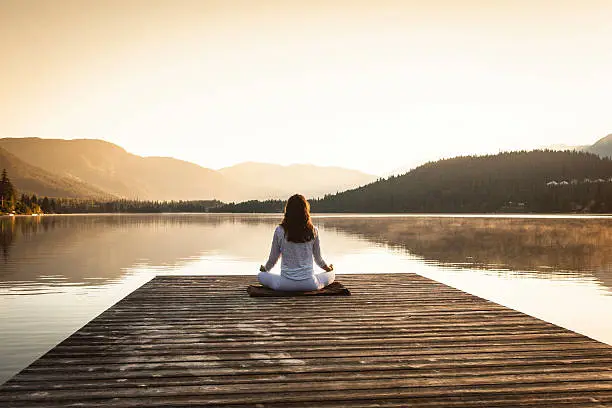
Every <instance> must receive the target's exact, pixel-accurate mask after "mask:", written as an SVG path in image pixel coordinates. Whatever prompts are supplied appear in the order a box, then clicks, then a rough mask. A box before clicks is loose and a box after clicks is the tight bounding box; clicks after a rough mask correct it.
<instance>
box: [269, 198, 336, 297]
mask: <svg viewBox="0 0 612 408" xmlns="http://www.w3.org/2000/svg"><path fill="white" fill-rule="evenodd" d="M281 257H282V261H281V273H280V276H279V275H275V274H272V273H270V270H271V269H272V268H273V267H274V265H276V262H278V259H279V258H281ZM313 259H314V261H315V262H316V263H317V265H319V266H320V267H321V268H322V269H323V270H325V272H322V273H318V274H315V272H314V268H313ZM333 269H334V267H333V265H327V264H326V263H325V261H324V260H323V258H322V257H321V244H320V241H319V231H318V230H317V229H316V228H315V227H314V225H312V221H311V220H310V205H309V204H308V201H307V200H306V198H304V196H303V195H300V194H294V195H293V196H291V197H289V200H287V204H286V205H285V215H284V217H283V222H281V224H280V225H279V226H278V227H276V229H275V230H274V236H273V237H272V247H271V248H270V256H269V257H268V262H266V264H265V266H264V265H262V266H261V267H260V268H259V270H260V273H259V275H257V277H258V279H259V281H260V282H261V283H262V284H263V285H265V286H267V287H269V288H272V289H275V290H289V291H292V290H298V291H309V290H315V289H321V288H323V287H325V286H327V285H329V284H330V283H332V282H333V281H334V279H335V275H334V273H333Z"/></svg>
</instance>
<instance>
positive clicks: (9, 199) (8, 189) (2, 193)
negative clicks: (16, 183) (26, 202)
mask: <svg viewBox="0 0 612 408" xmlns="http://www.w3.org/2000/svg"><path fill="white" fill-rule="evenodd" d="M14 210H15V188H14V187H13V183H11V180H10V179H9V178H8V175H7V173H6V169H3V170H2V176H1V177H0V211H3V212H11V211H14Z"/></svg>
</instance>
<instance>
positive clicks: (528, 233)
mask: <svg viewBox="0 0 612 408" xmlns="http://www.w3.org/2000/svg"><path fill="white" fill-rule="evenodd" d="M322 222H323V223H324V225H325V226H326V227H327V228H333V229H336V230H338V231H341V232H343V233H347V234H351V235H357V236H360V237H363V238H365V239H368V240H370V241H373V242H378V243H384V244H387V245H389V246H391V247H400V248H403V249H405V250H407V251H409V252H410V253H412V254H414V255H417V256H420V257H422V258H423V259H425V260H427V261H428V262H433V263H435V264H439V265H443V266H449V267H456V268H466V269H474V268H476V269H486V270H494V271H496V272H497V273H499V272H500V271H503V270H508V271H520V273H521V274H525V272H529V273H531V274H534V275H535V276H540V277H542V278H552V277H556V278H566V279H575V278H588V277H593V278H595V279H597V280H598V281H599V282H600V283H601V284H602V285H605V286H606V287H607V288H608V289H609V290H612V219H608V218H581V217H573V218H572V217H569V218H549V217H547V218H515V217H512V218H500V217H482V218H475V217H400V218H398V217H377V218H363V217H356V218H339V217H329V218H324V219H322Z"/></svg>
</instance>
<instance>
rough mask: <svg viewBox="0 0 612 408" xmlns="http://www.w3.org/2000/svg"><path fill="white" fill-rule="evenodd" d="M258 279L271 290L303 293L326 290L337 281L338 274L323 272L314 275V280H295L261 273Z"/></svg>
mask: <svg viewBox="0 0 612 408" xmlns="http://www.w3.org/2000/svg"><path fill="white" fill-rule="evenodd" d="M257 279H259V282H260V283H261V284H262V285H264V286H267V287H268V288H270V289H274V290H280V291H284V292H303V291H310V290H317V289H322V288H324V287H325V286H327V285H329V284H330V283H332V282H333V281H334V279H336V274H335V273H334V271H331V272H321V273H318V274H316V275H314V276H313V277H312V279H304V280H293V279H289V278H285V277H284V276H281V275H277V274H275V273H270V272H259V275H257Z"/></svg>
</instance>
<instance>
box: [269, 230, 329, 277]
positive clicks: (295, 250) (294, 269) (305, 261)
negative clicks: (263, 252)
mask: <svg viewBox="0 0 612 408" xmlns="http://www.w3.org/2000/svg"><path fill="white" fill-rule="evenodd" d="M286 235H287V234H286V233H285V229H284V228H283V227H282V226H281V225H279V226H278V227H276V230H275V231H274V237H273V238H272V248H271V250H270V257H269V259H268V262H267V263H266V265H265V267H266V270H268V271H269V270H270V269H272V267H273V266H274V264H273V263H272V262H274V263H276V260H277V259H278V255H280V256H281V276H284V277H286V278H289V279H293V280H303V279H310V278H311V277H312V276H313V275H314V267H313V258H314V260H315V262H316V263H317V265H319V266H320V267H321V268H323V269H326V268H327V264H326V263H325V261H323V258H322V257H321V245H320V241H319V231H318V230H317V229H316V228H315V233H314V239H311V240H310V241H306V242H291V241H289V240H287V237H286Z"/></svg>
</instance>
